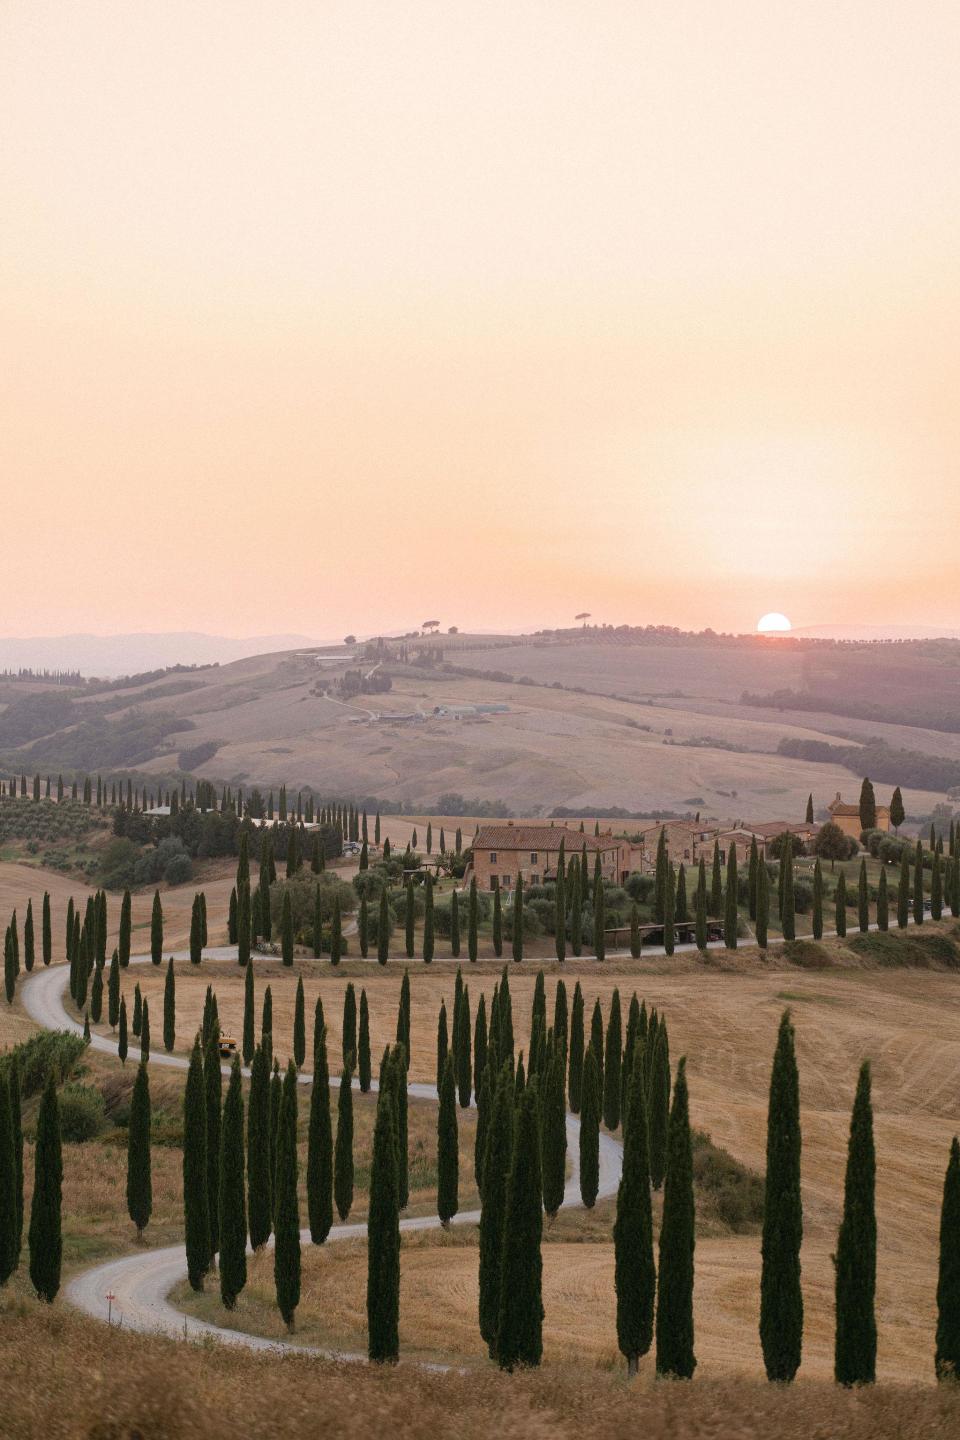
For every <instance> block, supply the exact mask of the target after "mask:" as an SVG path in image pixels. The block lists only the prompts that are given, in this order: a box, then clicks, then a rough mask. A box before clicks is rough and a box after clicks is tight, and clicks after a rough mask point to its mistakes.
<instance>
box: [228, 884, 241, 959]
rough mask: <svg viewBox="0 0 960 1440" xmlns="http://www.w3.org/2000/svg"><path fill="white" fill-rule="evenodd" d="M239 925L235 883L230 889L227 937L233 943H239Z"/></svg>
mask: <svg viewBox="0 0 960 1440" xmlns="http://www.w3.org/2000/svg"><path fill="white" fill-rule="evenodd" d="M238 925H239V921H238V912H237V887H236V885H234V887H233V889H232V890H231V891H230V905H229V907H228V910H227V939H228V941H229V942H230V944H231V945H236V943H237V935H238V933H239V930H238Z"/></svg>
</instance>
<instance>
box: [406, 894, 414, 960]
mask: <svg viewBox="0 0 960 1440" xmlns="http://www.w3.org/2000/svg"><path fill="white" fill-rule="evenodd" d="M415 920H416V908H415V901H414V898H413V881H412V880H408V881H407V895H406V906H405V910H404V941H405V945H406V951H407V959H408V960H412V959H413V951H414V940H415V936H414V924H415Z"/></svg>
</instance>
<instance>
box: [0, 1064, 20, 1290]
mask: <svg viewBox="0 0 960 1440" xmlns="http://www.w3.org/2000/svg"><path fill="white" fill-rule="evenodd" d="M22 1202H23V1194H22V1191H20V1190H18V1176H17V1157H16V1152H15V1149H14V1143H13V1117H12V1114H11V1110H10V1086H9V1084H8V1082H7V1077H6V1074H5V1073H4V1071H3V1070H0V1286H3V1285H6V1283H7V1281H8V1280H9V1279H10V1276H11V1275H12V1274H13V1272H14V1271H15V1270H16V1268H17V1266H18V1265H19V1263H20V1223H21V1222H20V1219H19V1207H20V1205H22Z"/></svg>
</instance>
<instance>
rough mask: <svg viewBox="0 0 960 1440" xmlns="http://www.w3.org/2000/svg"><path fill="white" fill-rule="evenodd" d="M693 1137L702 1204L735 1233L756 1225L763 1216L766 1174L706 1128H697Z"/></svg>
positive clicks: (694, 1167)
mask: <svg viewBox="0 0 960 1440" xmlns="http://www.w3.org/2000/svg"><path fill="white" fill-rule="evenodd" d="M692 1141H693V1183H694V1186H695V1187H696V1194H697V1199H698V1201H699V1204H700V1208H701V1209H707V1210H708V1211H709V1212H710V1213H711V1214H713V1215H714V1216H715V1217H716V1218H717V1219H718V1220H719V1221H720V1222H721V1223H722V1224H724V1225H726V1226H727V1228H728V1229H730V1230H732V1231H733V1232H734V1234H735V1235H740V1234H743V1233H744V1231H747V1230H752V1229H754V1228H755V1227H756V1226H757V1225H759V1224H760V1223H761V1221H762V1220H763V1179H762V1177H761V1176H759V1175H758V1174H757V1173H756V1172H755V1171H753V1170H750V1169H748V1168H747V1166H746V1165H742V1164H741V1163H740V1161H739V1160H735V1159H734V1158H733V1156H732V1155H731V1154H730V1152H729V1151H728V1150H723V1149H722V1148H721V1147H720V1146H719V1145H714V1143H713V1141H712V1140H711V1139H710V1136H709V1135H708V1134H706V1132H705V1131H703V1130H695V1131H694V1132H693V1136H692Z"/></svg>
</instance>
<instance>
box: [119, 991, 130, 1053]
mask: <svg viewBox="0 0 960 1440" xmlns="http://www.w3.org/2000/svg"><path fill="white" fill-rule="evenodd" d="M127 1043H128V1042H127V1001H126V997H125V996H123V995H121V996H120V1013H119V1016H118V1030H117V1054H118V1055H119V1057H120V1064H121V1065H125V1064H126V1063H127Z"/></svg>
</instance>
